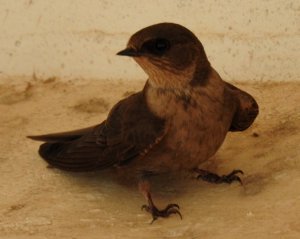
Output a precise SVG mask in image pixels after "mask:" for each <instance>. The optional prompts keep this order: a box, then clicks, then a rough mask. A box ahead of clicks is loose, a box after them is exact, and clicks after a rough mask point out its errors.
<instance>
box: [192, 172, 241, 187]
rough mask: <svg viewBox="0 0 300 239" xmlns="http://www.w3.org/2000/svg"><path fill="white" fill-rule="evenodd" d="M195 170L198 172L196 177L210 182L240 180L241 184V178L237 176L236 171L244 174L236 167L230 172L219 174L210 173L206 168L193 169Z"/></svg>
mask: <svg viewBox="0 0 300 239" xmlns="http://www.w3.org/2000/svg"><path fill="white" fill-rule="evenodd" d="M195 171H196V172H197V173H198V176H197V179H202V180H204V181H207V182H210V183H216V184H219V183H229V184H230V183H232V182H234V181H238V182H240V184H242V185H243V183H242V180H241V178H240V177H239V176H237V174H238V173H240V174H244V172H243V171H242V170H239V169H236V170H233V171H232V172H231V173H230V174H227V175H222V176H219V175H217V174H215V173H211V172H209V171H206V170H202V169H195Z"/></svg>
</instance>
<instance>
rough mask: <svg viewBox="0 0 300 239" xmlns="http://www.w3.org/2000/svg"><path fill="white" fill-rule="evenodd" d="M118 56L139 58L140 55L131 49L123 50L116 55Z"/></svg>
mask: <svg viewBox="0 0 300 239" xmlns="http://www.w3.org/2000/svg"><path fill="white" fill-rule="evenodd" d="M117 55H118V56H133V57H138V56H141V54H140V53H139V52H138V51H137V50H135V49H133V48H130V47H129V48H126V49H125V50H122V51H119V52H118V53H117Z"/></svg>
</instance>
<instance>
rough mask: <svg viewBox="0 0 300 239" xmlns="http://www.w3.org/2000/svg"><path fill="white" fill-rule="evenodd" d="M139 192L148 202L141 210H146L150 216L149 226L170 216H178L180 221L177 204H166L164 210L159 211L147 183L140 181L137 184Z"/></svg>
mask: <svg viewBox="0 0 300 239" xmlns="http://www.w3.org/2000/svg"><path fill="white" fill-rule="evenodd" d="M139 190H140V192H141V193H142V194H143V195H144V197H145V198H146V200H147V201H148V205H146V204H145V205H143V206H142V210H146V211H147V212H149V213H150V214H151V215H152V221H151V224H152V223H153V222H154V221H155V220H157V219H158V218H159V217H164V218H166V217H169V216H170V215H171V214H178V215H179V216H180V218H181V219H182V215H181V213H180V211H179V206H178V205H177V204H174V203H172V204H168V205H167V206H166V207H165V209H162V210H159V209H158V208H157V207H156V206H155V205H154V202H153V200H152V197H151V193H150V184H149V182H148V181H145V180H142V181H140V182H139Z"/></svg>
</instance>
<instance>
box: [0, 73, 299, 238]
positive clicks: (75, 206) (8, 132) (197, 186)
mask: <svg viewBox="0 0 300 239" xmlns="http://www.w3.org/2000/svg"><path fill="white" fill-rule="evenodd" d="M0 82H3V83H2V84H1V85H0V133H1V138H0V152H1V153H0V161H1V164H0V238H22V239H23V238H25V239H26V238H74V239H75V238H78V239H79V238H97V239H99V238H101V239H102V238H203V239H204V238H209V239H215V238H220V239H224V238H244V239H247V238H249V239H250V238H251V239H252V238H272V239H274V238H295V239H296V238H300V220H299V219H300V173H299V172H300V171H299V170H300V163H299V162H300V147H299V142H300V103H299V102H300V95H299V92H300V84H299V83H292V82H291V83H255V84H254V83H242V84H241V83H236V85H238V86H239V87H241V88H242V89H245V90H247V91H248V92H250V93H251V94H252V95H253V96H255V98H256V99H257V101H258V103H259V105H260V111H261V113H260V115H259V118H258V119H257V121H256V122H255V124H254V125H253V126H252V127H251V128H250V129H248V130H247V131H245V132H242V133H234V134H229V135H228V137H227V139H226V142H225V143H224V145H223V146H222V148H221V150H220V151H219V152H218V154H217V155H216V157H214V158H213V159H211V160H210V161H209V162H208V163H207V164H206V165H203V167H205V168H208V169H210V170H212V171H215V172H217V173H219V174H223V173H227V172H230V171H231V170H232V169H234V168H240V169H243V170H244V171H245V175H244V177H243V181H244V186H240V185H239V184H232V185H211V184H208V183H205V182H200V181H196V180H195V179H194V178H193V177H192V176H190V177H189V176H187V175H185V177H178V178H175V179H172V178H164V179H160V180H163V181H164V183H162V184H161V185H160V186H156V193H155V195H154V197H155V199H156V201H157V204H158V205H161V206H163V205H165V204H166V203H170V202H176V203H178V204H179V205H180V206H181V212H182V214H183V220H182V221H181V220H180V219H179V217H178V216H172V217H171V218H169V219H167V220H163V219H160V220H158V221H156V222H155V223H154V224H153V225H149V222H150V221H151V218H150V216H149V215H147V214H146V213H145V212H143V211H141V210H140V206H141V205H142V204H143V203H144V199H143V197H142V196H141V195H140V194H139V192H138V190H137V188H136V186H135V185H133V186H131V187H130V186H129V187H128V186H124V185H121V184H119V183H118V180H117V179H116V178H115V177H114V176H113V175H112V172H97V173H81V174H76V173H65V172H62V171H59V170H57V169H51V168H47V167H46V163H45V162H43V161H42V160H41V159H40V158H39V156H38V155H37V148H38V145H39V143H38V142H34V141H30V140H28V139H26V138H25V136H26V135H28V134H40V133H48V132H49V133H50V132H56V131H61V130H71V129H75V128H80V127H85V126H89V125H92V124H95V123H98V122H100V121H101V120H103V119H104V118H105V117H106V115H107V113H108V110H109V109H110V108H111V107H112V105H113V104H114V103H115V102H117V101H118V100H119V99H120V98H121V97H123V96H126V95H128V94H130V93H132V92H134V91H137V90H139V89H141V87H142V85H143V82H135V81H133V82H132V81H131V82H130V81H117V80H114V81H110V80H104V81H97V80H86V81H83V80H77V81H69V82H66V81H64V82H62V81H60V80H58V79H55V78H52V79H48V80H47V81H44V82H43V83H42V82H41V81H39V80H37V79H35V78H34V77H33V78H32V79H9V78H8V79H3V80H1V81H0Z"/></svg>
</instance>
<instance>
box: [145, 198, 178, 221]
mask: <svg viewBox="0 0 300 239" xmlns="http://www.w3.org/2000/svg"><path fill="white" fill-rule="evenodd" d="M141 209H142V210H144V209H145V211H146V212H149V213H151V214H152V221H151V223H150V224H152V223H153V222H154V221H156V220H157V219H158V218H159V217H164V218H166V217H169V216H170V215H171V214H178V215H179V217H180V219H181V220H182V214H181V213H180V211H179V206H178V205H177V204H174V203H172V204H168V205H167V206H166V208H165V209H163V210H159V209H158V208H157V207H156V206H154V205H153V204H152V205H150V206H148V205H143V206H142V207H141Z"/></svg>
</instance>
